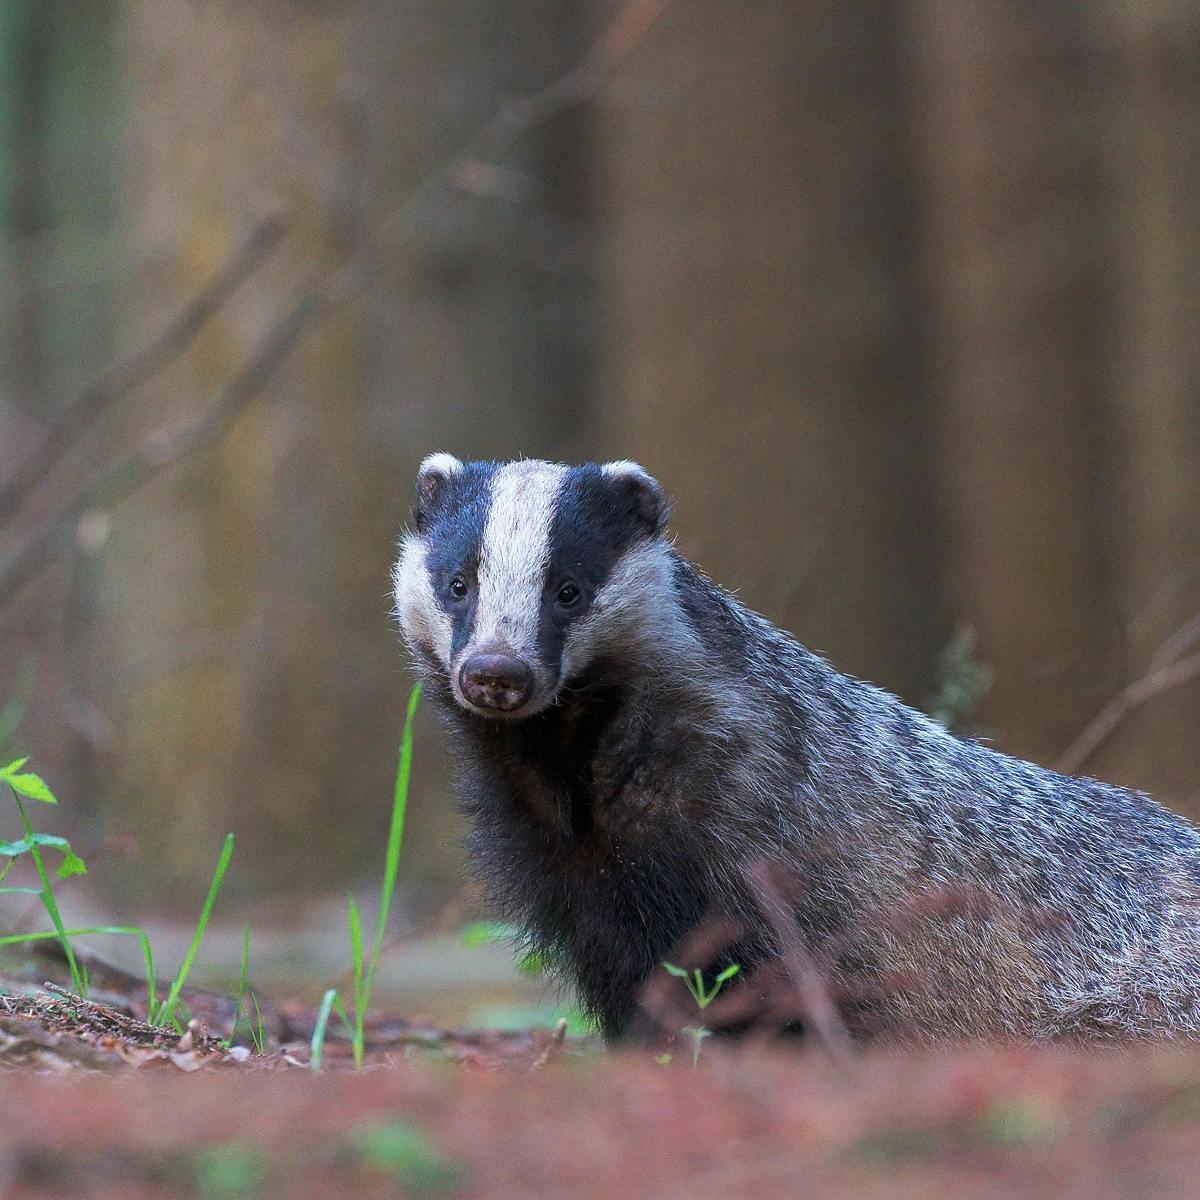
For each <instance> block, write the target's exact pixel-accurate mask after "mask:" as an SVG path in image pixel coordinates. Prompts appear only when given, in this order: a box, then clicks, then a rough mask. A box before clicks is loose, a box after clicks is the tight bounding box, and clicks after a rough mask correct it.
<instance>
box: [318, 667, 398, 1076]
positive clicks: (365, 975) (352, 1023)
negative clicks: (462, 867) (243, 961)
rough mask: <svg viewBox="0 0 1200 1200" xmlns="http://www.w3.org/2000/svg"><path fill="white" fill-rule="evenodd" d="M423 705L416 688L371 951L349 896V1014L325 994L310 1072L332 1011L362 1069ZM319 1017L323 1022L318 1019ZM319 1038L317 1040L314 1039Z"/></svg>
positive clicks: (332, 993)
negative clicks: (416, 729)
mask: <svg viewBox="0 0 1200 1200" xmlns="http://www.w3.org/2000/svg"><path fill="white" fill-rule="evenodd" d="M420 700H421V685H420V684H419V683H418V684H416V685H414V687H413V690H412V692H411V693H410V694H409V697H408V709H407V711H406V713H405V716H404V730H403V733H402V734H401V736H400V758H399V761H398V763H397V765H396V783H395V787H394V789H393V791H392V819H391V825H390V827H389V829H388V841H387V853H386V855H385V858H384V867H383V883H382V885H381V887H380V890H379V912H378V914H377V916H376V918H375V934H374V937H373V938H372V940H371V948H370V950H369V951H368V952H366V953H364V948H363V938H362V920H361V918H360V916H359V911H358V903H357V901H355V899H354V897H353V896H351V897H350V899H349V901H348V902H347V921H348V925H349V931H350V959H351V968H352V973H353V991H352V996H351V1000H352V1004H353V1007H352V1009H351V1010H350V1011H349V1012H347V1010H346V1007H345V1005H344V1004H343V1003H342V1001H341V998H340V997H339V995H338V993H337V989H336V988H331V989H330V990H329V991H328V992H326V993H325V997H324V999H323V1000H322V1002H321V1012H320V1013H319V1014H318V1020H317V1025H316V1026H315V1027H314V1029H313V1038H312V1050H313V1053H312V1055H311V1056H310V1062H311V1063H312V1066H313V1069H314V1070H319V1069H320V1065H321V1050H322V1048H323V1047H324V1044H325V1030H326V1025H327V1024H328V1021H329V1013H330V1011H331V1010H332V1011H334V1012H336V1013H337V1014H338V1016H339V1017H340V1018H341V1020H342V1024H343V1025H344V1026H345V1027H346V1032H347V1034H348V1036H349V1038H350V1042H351V1045H352V1046H353V1048H354V1065H355V1067H361V1066H362V1062H363V1053H364V1050H365V1046H366V1019H367V1010H368V1009H369V1008H370V1005H371V993H372V992H373V991H374V988H375V973H376V971H377V970H378V969H379V958H380V955H381V954H382V953H383V939H384V935H385V934H386V932H387V922H388V914H389V913H390V912H391V908H392V897H393V895H394V894H395V891H396V876H397V875H398V873H399V870H400V847H401V845H402V844H403V841H404V818H405V815H406V813H407V811H408V788H409V781H410V780H411V778H412V749H413V721H414V720H415V718H416V715H417V705H418V704H419V703H420ZM322 1017H323V1018H324V1019H322ZM318 1033H319V1036H318Z"/></svg>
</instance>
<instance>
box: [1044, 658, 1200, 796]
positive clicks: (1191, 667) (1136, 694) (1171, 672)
mask: <svg viewBox="0 0 1200 1200" xmlns="http://www.w3.org/2000/svg"><path fill="white" fill-rule="evenodd" d="M1164 645H1166V643H1164ZM1155 658H1156V659H1157V658H1158V655H1157V654H1156V655H1155ZM1193 679H1200V654H1192V655H1190V656H1189V657H1187V658H1181V659H1179V660H1178V661H1177V662H1172V663H1169V664H1166V665H1159V666H1157V667H1155V668H1153V669H1151V670H1149V671H1148V672H1147V673H1146V674H1145V675H1143V676H1142V677H1141V679H1135V680H1134V681H1133V682H1132V683H1131V684H1129V685H1128V686H1127V687H1124V688H1122V689H1121V691H1119V692H1118V693H1117V694H1116V695H1115V696H1114V697H1113V698H1112V699H1111V700H1110V701H1109V702H1108V703H1107V704H1106V705H1105V706H1104V707H1103V708H1102V709H1101V710H1100V711H1099V712H1098V713H1097V714H1096V715H1095V717H1093V718H1092V720H1091V721H1090V722H1089V723H1088V725H1087V727H1086V728H1085V729H1084V730H1083V732H1082V733H1081V734H1080V735H1079V736H1078V737H1077V738H1076V739H1075V740H1074V741H1073V742H1072V743H1071V744H1070V745H1069V746H1068V747H1067V749H1066V750H1065V751H1064V752H1063V754H1062V755H1061V756H1060V758H1059V760H1058V762H1057V763H1056V764H1055V767H1056V769H1057V770H1059V771H1061V772H1062V773H1063V774H1064V775H1075V774H1078V773H1079V771H1080V770H1081V769H1082V768H1083V767H1084V766H1085V765H1086V764H1087V763H1088V761H1089V760H1090V759H1091V757H1092V755H1093V754H1095V753H1096V751H1097V750H1099V749H1100V747H1101V746H1102V745H1103V744H1104V743H1105V742H1106V741H1107V740H1108V739H1109V738H1110V737H1111V736H1112V734H1113V732H1114V731H1115V730H1116V728H1117V727H1118V726H1119V725H1120V724H1121V722H1122V721H1124V720H1125V718H1126V717H1127V716H1129V714H1130V713H1131V712H1133V711H1134V709H1136V708H1138V707H1139V706H1140V705H1142V704H1145V703H1146V701H1147V700H1150V699H1152V698H1153V697H1154V696H1157V695H1159V694H1160V693H1162V692H1166V691H1169V690H1170V689H1171V688H1175V687H1179V686H1180V685H1181V684H1184V683H1188V682H1189V681H1190V680H1193Z"/></svg>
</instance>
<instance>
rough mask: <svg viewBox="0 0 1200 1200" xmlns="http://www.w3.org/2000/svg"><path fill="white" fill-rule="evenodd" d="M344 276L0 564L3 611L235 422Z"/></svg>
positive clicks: (309, 298)
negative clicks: (67, 546)
mask: <svg viewBox="0 0 1200 1200" xmlns="http://www.w3.org/2000/svg"><path fill="white" fill-rule="evenodd" d="M346 282H347V277H346V276H341V275H339V276H335V277H334V279H333V281H331V283H330V284H327V286H326V287H325V288H323V289H318V290H315V291H312V292H310V293H309V294H307V295H306V296H304V297H303V298H302V299H301V300H300V301H298V302H297V303H296V304H295V305H294V306H293V308H292V309H291V311H290V312H288V313H287V314H285V316H284V317H283V318H282V319H281V320H280V321H279V322H278V323H277V324H276V325H275V326H274V328H273V329H271V330H269V331H268V333H267V334H266V336H265V337H264V338H263V339H262V341H261V342H260V343H259V345H258V346H257V347H256V348H255V350H254V352H253V353H252V354H251V356H250V359H249V360H248V361H247V363H246V364H245V366H243V367H242V369H241V370H240V371H238V372H237V374H235V375H233V376H232V377H231V378H229V379H228V380H226V382H225V383H224V385H223V386H222V387H221V388H220V389H219V390H218V392H217V395H216V397H215V399H214V400H213V402H212V403H211V404H210V405H209V407H208V409H207V411H205V412H204V413H202V414H201V415H200V416H199V417H196V418H195V419H194V420H192V421H188V422H186V423H185V424H183V425H180V426H178V427H177V428H175V429H174V430H171V431H165V430H163V431H159V432H157V433H155V434H152V435H151V436H150V437H148V438H147V439H146V440H145V441H144V442H143V443H142V444H141V446H139V447H138V448H137V449H136V450H134V451H132V452H131V453H130V454H128V455H127V456H126V457H125V458H123V459H120V460H119V461H118V462H116V463H115V464H114V465H113V466H111V467H110V468H109V469H108V470H107V471H105V472H104V473H103V474H102V475H101V476H100V477H99V478H97V479H95V480H94V481H93V482H92V483H90V484H89V485H88V486H87V487H86V488H84V489H83V491H81V492H79V493H77V494H76V495H75V496H74V497H73V498H72V499H71V500H69V501H68V502H67V503H66V504H64V505H63V506H62V507H61V508H60V509H59V510H58V512H57V513H55V514H54V515H53V516H51V517H49V518H48V519H47V520H46V522H45V523H44V524H42V525H41V526H40V527H39V528H38V529H37V530H36V531H35V532H34V533H33V535H32V536H31V537H30V538H29V540H28V541H27V542H26V543H25V545H24V546H22V547H21V548H20V549H19V550H17V551H15V552H14V553H13V554H11V555H10V556H9V557H8V558H7V559H5V560H4V561H3V562H2V563H0V605H2V604H4V603H6V602H7V601H8V600H9V599H10V598H11V597H12V595H13V594H14V593H15V592H16V591H17V590H18V589H19V588H20V587H21V586H22V585H23V584H24V583H25V582H26V581H27V580H28V579H29V578H30V577H31V576H33V575H34V574H35V573H36V572H37V571H38V570H39V569H40V568H41V567H42V565H43V564H44V563H45V562H46V561H47V560H48V559H49V558H50V557H52V556H53V554H54V553H55V551H56V550H57V549H58V548H59V546H60V545H62V544H63V543H64V542H65V541H66V540H67V539H68V538H69V537H70V536H71V534H72V532H73V531H74V529H75V526H76V524H77V523H78V521H79V519H80V518H81V517H82V516H83V514H84V513H86V512H88V511H89V510H90V509H93V508H97V507H100V506H103V505H111V504H115V503H116V502H117V501H118V500H121V499H122V498H124V497H125V496H128V495H129V494H130V493H131V492H134V491H136V490H137V489H138V488H140V487H143V486H144V485H145V484H146V483H148V482H149V481H150V480H151V479H153V478H155V477H156V476H157V475H159V474H160V473H161V472H162V471H163V469H164V468H166V467H168V466H170V465H171V464H172V463H175V462H178V461H179V460H180V459H182V458H186V457H187V456H188V455H190V454H193V453H195V452H196V451H197V450H199V449H201V448H202V447H204V446H207V445H208V444H209V443H211V442H213V441H214V440H215V439H216V438H217V437H219V436H220V435H221V434H222V433H224V431H225V429H226V428H227V427H228V425H229V424H230V422H231V421H232V420H233V418H234V417H235V416H236V415H237V414H238V413H239V412H240V411H241V410H242V409H243V408H244V407H245V405H246V404H247V402H248V401H250V400H251V399H253V398H254V396H256V395H257V394H258V392H259V391H261V389H262V387H263V386H264V384H266V382H267V381H268V380H269V379H270V377H271V376H272V374H274V372H275V370H276V369H277V368H278V366H279V364H280V363H281V362H282V361H283V359H284V358H285V356H286V355H287V353H288V352H289V351H290V350H291V349H292V347H293V346H294V345H295V344H296V342H297V341H298V340H299V338H300V336H301V334H302V333H303V332H304V331H305V330H306V329H307V328H308V327H309V325H310V324H311V323H312V322H313V321H314V320H315V319H316V318H317V317H318V316H319V315H321V314H323V313H324V312H325V311H326V310H327V309H328V308H329V307H330V306H331V305H332V304H333V303H335V302H336V301H337V300H339V299H340V298H341V294H342V292H343V291H344V289H345V286H346Z"/></svg>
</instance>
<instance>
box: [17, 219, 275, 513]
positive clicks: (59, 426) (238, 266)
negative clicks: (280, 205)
mask: <svg viewBox="0 0 1200 1200" xmlns="http://www.w3.org/2000/svg"><path fill="white" fill-rule="evenodd" d="M286 228H287V227H286V223H285V222H284V221H283V219H282V218H281V217H279V216H272V217H268V218H266V219H265V220H263V221H260V222H259V223H258V224H257V225H256V226H255V227H254V229H253V230H252V231H251V233H250V236H249V237H247V238H246V240H245V241H244V242H243V243H242V245H241V247H240V248H239V249H238V250H237V252H236V253H235V254H234V256H233V257H232V258H231V259H230V260H229V262H228V263H227V264H226V266H225V267H224V268H223V269H222V270H221V271H220V272H219V273H218V274H217V275H216V276H214V277H213V278H212V279H211V280H210V281H209V282H208V283H207V284H205V286H204V287H203V288H201V289H200V291H199V292H197V293H196V294H195V295H194V296H193V297H192V298H191V299H190V300H189V301H188V302H187V303H186V304H185V305H184V306H183V308H181V309H180V310H179V312H177V313H176V314H175V316H174V317H172V318H171V320H170V321H169V322H168V323H167V324H166V326H165V327H164V328H163V329H162V330H160V331H159V333H158V334H157V335H155V337H154V338H153V339H151V341H149V342H147V343H146V344H145V345H144V346H140V347H138V348H137V349H136V350H133V351H130V352H129V353H128V354H125V355H123V356H122V357H121V358H119V359H118V360H117V361H116V362H115V363H113V365H112V366H110V367H109V368H108V369H107V370H106V371H105V372H104V373H103V374H102V375H100V376H99V377H98V378H96V379H94V380H93V381H92V382H91V383H89V384H88V385H87V386H86V387H85V388H84V389H83V390H82V391H81V392H80V393H79V395H78V396H76V397H75V399H74V400H72V401H71V402H70V403H69V404H68V405H67V406H66V408H64V409H63V411H62V412H61V413H59V415H58V416H57V417H56V418H55V419H54V421H53V422H52V423H51V425H50V427H49V428H48V429H47V430H46V432H45V435H44V436H43V438H42V440H41V442H40V443H39V444H38V445H37V446H35V447H34V449H33V451H32V452H31V453H29V454H28V455H26V456H25V458H24V459H23V460H22V461H21V462H20V463H18V465H17V467H16V469H15V470H14V471H13V473H12V475H11V477H10V478H9V479H8V480H7V481H6V482H5V483H4V484H3V485H0V522H2V521H5V520H6V519H8V518H9V517H10V516H11V515H12V514H13V513H14V512H15V511H16V510H17V509H18V508H20V506H21V504H22V503H23V502H24V500H25V498H26V496H28V495H29V494H30V492H32V491H33V489H34V488H35V487H36V486H37V484H38V483H39V482H40V480H42V479H43V478H44V477H45V475H46V474H47V472H48V471H50V470H51V468H53V467H54V466H55V464H56V463H57V462H58V461H59V460H60V459H61V458H62V456H63V454H64V453H66V451H67V450H69V449H70V447H71V446H72V445H73V444H74V442H75V441H76V440H77V439H78V437H79V435H80V434H81V433H82V432H83V431H84V430H85V429H86V428H87V427H88V426H89V425H92V424H94V422H95V421H96V419H97V418H98V417H99V416H100V414H101V413H103V412H104V411H105V410H106V409H107V408H109V407H110V406H111V405H112V404H113V403H114V402H115V401H117V400H119V399H120V398H121V397H122V396H124V395H126V394H127V393H128V392H130V391H132V390H133V389H134V388H135V387H138V386H139V385H140V384H143V383H145V382H146V381H147V380H149V379H152V378H154V376H155V375H157V374H158V373H159V372H160V371H162V370H163V369H164V368H165V367H167V366H168V365H169V364H170V363H171V362H172V361H173V360H174V359H176V358H178V356H179V355H180V354H181V353H183V351H184V350H186V349H187V347H188V346H189V345H190V344H191V343H192V340H193V339H194V338H195V336H196V334H197V333H198V332H199V331H200V329H201V328H202V327H203V326H204V324H205V323H206V322H207V321H208V320H209V318H210V317H212V315H213V314H214V313H215V312H216V311H217V310H218V309H219V308H220V307H221V306H222V305H223V304H224V303H225V301H226V300H228V299H229V297H230V296H231V295H232V294H233V293H234V292H235V291H236V290H237V289H238V288H239V287H240V286H241V285H242V284H243V283H244V282H245V281H246V280H247V279H248V278H249V277H250V276H251V275H253V274H254V272H255V271H257V270H258V268H259V267H260V266H261V265H262V264H263V262H264V261H265V260H266V259H267V257H268V256H269V255H270V254H271V253H272V251H274V250H275V248H276V247H277V246H278V245H279V243H280V242H281V241H282V240H283V235H284V233H285V232H286Z"/></svg>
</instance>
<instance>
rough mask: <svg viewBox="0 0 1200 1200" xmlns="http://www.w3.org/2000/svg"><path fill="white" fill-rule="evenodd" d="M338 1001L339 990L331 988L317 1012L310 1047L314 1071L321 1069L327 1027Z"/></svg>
mask: <svg viewBox="0 0 1200 1200" xmlns="http://www.w3.org/2000/svg"><path fill="white" fill-rule="evenodd" d="M336 999H337V988H330V989H329V991H327V992H326V993H325V995H324V996H322V997H321V1007H320V1008H319V1009H318V1010H317V1023H316V1024H315V1025H314V1026H313V1032H312V1043H311V1045H310V1047H309V1054H308V1065H309V1066H310V1067H311V1068H312V1069H313V1070H314V1071H319V1070H320V1069H321V1055H322V1054H323V1053H324V1051H325V1027H326V1026H327V1025H328V1024H329V1011H330V1009H332V1008H333V1004H334V1001H335V1000H336Z"/></svg>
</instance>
